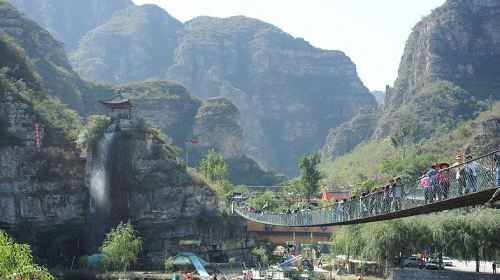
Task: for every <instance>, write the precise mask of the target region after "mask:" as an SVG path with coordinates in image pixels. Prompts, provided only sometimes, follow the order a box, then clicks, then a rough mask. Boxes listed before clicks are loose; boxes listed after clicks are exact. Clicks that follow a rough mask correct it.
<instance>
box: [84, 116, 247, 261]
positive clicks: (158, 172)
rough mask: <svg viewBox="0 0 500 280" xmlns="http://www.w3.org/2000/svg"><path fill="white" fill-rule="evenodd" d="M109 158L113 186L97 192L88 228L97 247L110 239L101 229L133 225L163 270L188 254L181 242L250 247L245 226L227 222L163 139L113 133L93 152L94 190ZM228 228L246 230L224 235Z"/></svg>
mask: <svg viewBox="0 0 500 280" xmlns="http://www.w3.org/2000/svg"><path fill="white" fill-rule="evenodd" d="M111 127H114V124H113V125H112V126H111ZM109 137H112V140H109V139H110V138H109ZM103 153H104V154H106V155H108V158H107V160H106V164H105V166H106V172H105V175H104V176H105V177H106V178H107V182H108V184H106V186H107V189H106V190H100V191H98V192H97V193H92V191H91V201H92V203H91V205H96V207H95V208H94V210H90V214H89V215H88V224H89V226H90V228H91V229H95V230H93V231H94V232H92V233H91V234H93V238H94V241H93V242H95V243H96V244H100V241H102V239H103V238H104V235H103V233H104V232H102V231H100V230H99V229H101V228H107V229H109V228H110V227H111V226H115V225H116V224H117V223H118V222H119V221H127V220H131V221H133V222H134V224H135V226H136V227H137V229H139V232H140V234H141V236H143V237H144V239H145V246H144V247H145V250H144V258H145V260H144V261H143V264H144V265H145V268H148V269H149V268H157V269H158V268H161V267H163V262H164V261H165V257H166V256H168V255H169V254H176V253H177V252H179V251H180V250H182V248H181V247H179V246H178V242H179V240H181V239H189V238H196V239H202V241H203V246H206V248H205V249H206V250H207V251H208V252H209V253H211V252H212V251H218V250H221V249H223V250H227V251H228V253H229V252H230V251H232V250H235V251H238V250H242V249H243V248H245V246H246V244H245V239H246V232H245V231H244V227H245V226H244V225H242V221H241V220H232V221H231V220H226V221H225V220H223V218H222V216H221V214H220V213H219V211H218V209H217V201H216V193H215V191H214V190H212V189H211V188H210V187H209V186H208V185H207V183H206V182H205V181H204V180H203V179H201V177H198V176H199V175H196V174H192V173H189V172H188V171H187V170H186V167H185V166H184V165H182V164H180V162H179V160H178V159H177V157H176V156H175V154H174V152H173V151H172V150H171V148H170V147H169V146H166V145H165V144H164V142H162V140H161V139H159V138H157V137H155V136H153V135H152V134H150V133H144V129H140V128H138V127H137V125H132V128H130V129H121V130H116V131H113V130H108V132H106V134H105V136H104V137H103V138H102V139H101V140H100V141H98V142H97V143H96V144H95V145H94V146H92V147H91V148H90V149H89V150H88V152H87V168H86V171H87V172H86V176H87V180H86V182H87V186H88V187H89V189H90V190H92V189H93V188H94V186H93V184H95V183H96V180H95V179H93V177H95V174H94V172H95V171H96V168H95V166H96V165H99V164H98V163H97V162H98V161H102V160H103V159H102V155H103ZM106 178H103V177H101V178H98V180H103V179H106ZM97 185H99V186H101V185H102V184H100V183H98V182H97ZM103 197H107V199H102V198H103ZM102 202H105V203H104V204H103V203H102ZM91 209H92V207H91ZM228 226H231V227H237V226H240V227H242V229H238V228H231V230H224V228H227V227H228ZM223 238H227V239H223ZM246 242H250V241H246ZM94 246H95V245H94ZM91 247H92V246H91ZM94 248H95V247H94Z"/></svg>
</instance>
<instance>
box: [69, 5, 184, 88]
mask: <svg viewBox="0 0 500 280" xmlns="http://www.w3.org/2000/svg"><path fill="white" fill-rule="evenodd" d="M181 25H182V24H181V23H180V22H179V21H178V20H176V19H174V18H172V17H171V16H170V15H169V14H168V13H167V12H165V11H164V10H163V9H161V8H159V7H157V6H155V5H143V6H135V5H133V6H129V7H128V8H127V9H125V10H122V11H118V12H116V13H115V14H114V16H113V17H112V18H111V19H110V20H109V21H107V22H106V23H104V24H102V25H100V26H98V27H97V28H95V29H93V30H91V31H90V32H88V33H87V34H86V35H85V36H83V37H82V39H81V41H80V44H79V47H78V49H77V50H75V51H74V52H72V53H71V55H70V60H71V61H72V64H73V67H74V68H75V70H76V71H77V72H78V73H80V74H81V75H82V76H84V77H86V78H88V79H92V80H95V81H106V82H113V83H124V82H134V81H142V80H146V79H153V78H156V79H159V78H163V77H164V75H165V72H166V70H167V68H168V66H170V65H171V64H172V58H173V53H174V49H175V48H176V46H177V34H176V32H177V29H179V28H180V27H181Z"/></svg>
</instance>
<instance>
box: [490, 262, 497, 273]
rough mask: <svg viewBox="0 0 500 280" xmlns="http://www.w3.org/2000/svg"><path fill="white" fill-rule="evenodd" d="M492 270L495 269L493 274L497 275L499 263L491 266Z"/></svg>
mask: <svg viewBox="0 0 500 280" xmlns="http://www.w3.org/2000/svg"><path fill="white" fill-rule="evenodd" d="M491 268H492V269H493V274H497V263H496V262H493V263H492V264H491Z"/></svg>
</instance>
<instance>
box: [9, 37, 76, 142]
mask: <svg viewBox="0 0 500 280" xmlns="http://www.w3.org/2000/svg"><path fill="white" fill-rule="evenodd" d="M0 49H1V50H2V56H1V58H0V91H2V92H12V93H15V94H18V95H19V96H21V97H22V98H23V99H24V100H25V101H27V102H28V103H30V104H31V105H32V106H33V109H34V110H35V112H36V113H37V115H38V117H39V118H40V121H41V122H42V124H43V125H45V126H47V128H48V129H49V130H51V131H52V132H54V133H57V134H59V135H62V136H68V137H69V139H71V140H75V139H76V137H77V136H78V130H79V128H80V123H79V119H78V114H77V113H76V112H75V111H73V110H71V109H68V108H67V107H66V106H65V105H64V104H62V103H61V102H60V101H59V100H58V99H57V98H54V97H52V96H50V95H49V94H48V93H47V92H45V91H44V90H43V89H42V87H41V85H40V83H41V81H40V78H39V75H38V73H37V71H36V70H35V67H34V65H33V63H32V62H31V60H30V59H29V58H28V57H27V56H26V54H25V51H24V49H23V48H22V47H21V46H20V45H18V44H17V43H16V42H15V40H14V39H13V38H12V37H11V36H9V35H7V34H5V33H2V32H1V31H0ZM4 54H5V55H4ZM47 137H51V135H47ZM51 138H52V139H54V137H51Z"/></svg>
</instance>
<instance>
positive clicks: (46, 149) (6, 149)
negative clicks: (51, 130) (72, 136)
mask: <svg viewBox="0 0 500 280" xmlns="http://www.w3.org/2000/svg"><path fill="white" fill-rule="evenodd" d="M0 114H1V115H4V116H7V119H8V127H7V131H8V134H9V135H10V136H11V137H12V138H14V139H16V141H13V142H11V144H8V145H3V146H0V221H1V222H2V223H4V224H9V225H11V226H15V225H18V224H19V223H29V224H32V225H38V226H53V225H61V224H68V223H71V224H81V223H83V222H84V221H85V215H84V213H85V209H86V206H85V205H86V204H87V203H88V194H87V192H86V191H85V184H84V181H83V176H84V173H85V168H84V166H85V161H83V160H82V159H81V158H80V153H79V152H78V150H76V149H69V148H61V147H57V146H45V145H44V144H45V143H44V141H43V139H44V136H45V135H46V133H47V131H46V130H45V129H44V127H43V124H42V129H41V137H42V147H43V148H42V150H41V152H38V153H37V152H35V147H34V128H33V122H34V120H35V114H34V112H33V109H32V108H31V106H30V105H29V104H28V103H26V102H25V101H23V100H22V99H21V98H20V97H19V96H17V95H15V94H12V93H9V92H2V93H1V94H0Z"/></svg>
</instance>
